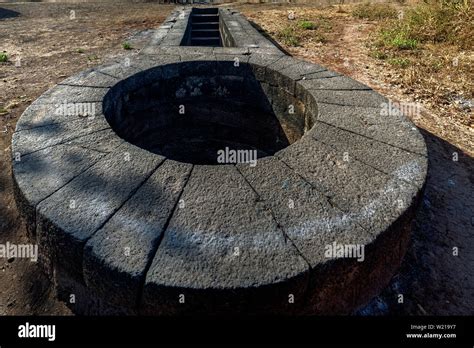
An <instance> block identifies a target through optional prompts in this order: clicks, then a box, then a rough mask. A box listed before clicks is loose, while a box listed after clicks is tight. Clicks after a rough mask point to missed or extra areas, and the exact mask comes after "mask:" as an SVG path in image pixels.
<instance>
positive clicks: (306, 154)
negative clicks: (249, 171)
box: [276, 137, 421, 233]
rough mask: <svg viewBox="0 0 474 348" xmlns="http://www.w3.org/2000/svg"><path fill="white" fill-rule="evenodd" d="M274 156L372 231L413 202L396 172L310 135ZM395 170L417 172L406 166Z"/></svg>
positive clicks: (413, 195) (383, 227)
mask: <svg viewBox="0 0 474 348" xmlns="http://www.w3.org/2000/svg"><path fill="white" fill-rule="evenodd" d="M276 155H277V156H278V157H279V158H281V159H282V160H283V161H284V162H285V163H287V164H288V165H289V166H290V167H291V168H293V169H294V170H295V171H296V172H297V173H298V174H300V175H301V176H303V177H304V178H305V179H306V180H307V181H308V182H310V183H311V184H312V185H313V186H314V187H315V188H316V189H317V190H319V191H320V192H322V193H324V194H325V195H327V196H328V197H329V199H330V202H331V203H332V204H334V205H335V206H337V207H338V208H340V209H342V210H343V211H344V212H346V213H347V214H348V218H349V219H351V220H353V221H354V222H356V223H358V224H359V225H361V226H362V227H363V228H365V229H366V230H368V231H371V232H372V233H379V232H380V231H385V230H386V229H387V228H388V227H389V226H390V225H391V223H393V221H395V219H396V218H398V216H399V215H400V214H401V213H402V212H403V211H404V210H406V209H407V208H408V207H411V206H412V205H413V204H414V200H415V198H416V195H417V193H418V190H417V189H415V188H414V186H412V185H411V184H409V183H407V182H406V180H401V179H399V178H398V176H399V175H395V177H393V176H388V175H386V174H384V173H382V172H380V171H378V170H376V169H374V168H372V167H370V166H368V165H365V164H363V163H361V162H359V161H358V160H356V159H354V158H351V157H350V156H349V155H348V154H347V153H345V152H343V151H337V150H334V149H333V148H331V147H330V146H328V145H325V144H324V143H322V142H319V141H316V140H315V139H314V138H312V137H304V138H303V139H302V140H301V141H299V142H297V143H295V144H293V145H292V146H290V147H288V148H286V149H284V150H282V151H280V152H279V153H277V154H276ZM411 165H412V164H410V163H408V164H406V166H411ZM398 171H399V172H402V173H413V174H415V173H416V172H412V171H407V170H406V168H405V167H401V168H399V169H398ZM419 189H421V187H420V188H419ZM377 231H378V232H377Z"/></svg>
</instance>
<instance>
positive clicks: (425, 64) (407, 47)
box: [242, 0, 474, 154]
mask: <svg viewBox="0 0 474 348" xmlns="http://www.w3.org/2000/svg"><path fill="white" fill-rule="evenodd" d="M426 1H430V2H428V3H425V2H424V1H416V0H414V1H411V2H410V3H407V4H403V3H401V2H392V3H391V4H389V5H387V4H384V5H377V8H380V6H384V7H386V8H389V9H390V10H389V11H386V12H387V14H386V15H381V14H377V17H380V18H381V19H376V20H367V19H366V18H363V19H362V18H359V17H366V16H365V15H360V16H356V17H354V13H358V12H357V11H359V12H360V11H361V10H360V9H361V8H364V9H366V8H367V7H364V6H368V5H365V4H363V5H339V6H333V7H328V8H325V9H320V8H315V7H311V6H305V7H298V8H296V7H294V6H278V7H277V6H275V7H267V8H266V9H265V10H262V8H261V7H258V6H254V7H252V6H247V7H243V8H242V12H243V13H244V14H245V15H246V16H247V17H249V18H250V19H251V20H253V21H254V22H256V23H257V24H258V25H260V26H261V27H262V28H263V29H264V30H265V31H267V33H269V34H270V35H271V36H272V37H274V38H275V39H276V41H278V42H279V43H280V44H281V45H282V46H283V47H284V48H285V49H286V50H287V51H288V52H289V53H291V54H292V55H294V56H296V57H300V58H304V59H307V60H310V61H313V62H315V63H320V64H323V65H325V66H327V67H329V68H331V69H333V70H336V71H339V72H341V73H343V74H346V75H349V76H352V77H353V78H355V79H358V80H361V81H362V82H364V83H366V84H368V85H370V86H372V87H373V88H374V89H376V90H378V91H380V92H381V93H382V94H385V95H387V96H389V97H390V98H392V99H395V100H399V101H405V102H419V103H421V104H422V106H423V109H424V113H423V115H422V116H420V117H419V118H418V119H414V120H413V121H414V122H415V123H416V124H417V125H418V126H420V127H422V128H425V129H427V130H429V131H430V132H432V133H434V134H436V135H438V136H440V137H441V138H443V139H446V140H448V141H449V142H450V143H452V144H455V145H456V146H458V147H460V148H462V149H463V150H465V151H466V152H468V153H470V154H473V153H474V141H473V138H474V136H473V135H474V117H473V110H474V82H473V81H474V43H473V41H472V40H473V39H474V33H473V25H474V19H473V7H472V6H470V2H468V1H465V0H460V1H457V2H456V0H454V2H453V1H450V2H449V4H446V3H440V2H438V1H436V2H435V1H434V0H426ZM370 6H372V5H370ZM290 12H294V13H295V16H296V18H295V19H294V20H289V19H288V13H290ZM360 13H362V12H360ZM389 13H391V14H389ZM393 13H396V14H397V15H396V16H395V17H394V16H393ZM400 13H401V14H402V15H400ZM367 17H368V16H367ZM301 21H305V22H314V23H316V29H313V30H306V29H302V28H301V26H299V25H298V22H301ZM322 23H324V24H323V25H322Z"/></svg>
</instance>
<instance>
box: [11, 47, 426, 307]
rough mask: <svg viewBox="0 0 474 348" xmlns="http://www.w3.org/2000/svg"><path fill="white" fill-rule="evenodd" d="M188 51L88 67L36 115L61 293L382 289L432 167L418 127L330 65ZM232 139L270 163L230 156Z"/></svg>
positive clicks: (138, 295)
mask: <svg viewBox="0 0 474 348" xmlns="http://www.w3.org/2000/svg"><path fill="white" fill-rule="evenodd" d="M173 52H181V53H179V54H178V55H172V54H169V55H162V56H159V57H152V56H148V57H146V58H143V57H138V58H136V59H135V60H132V61H131V62H130V64H127V65H126V66H124V65H123V64H121V63H112V64H107V65H104V66H102V67H98V68H95V69H92V70H88V71H85V72H82V73H80V74H78V75H77V76H73V77H71V78H69V79H67V80H66V81H64V82H63V83H62V84H60V85H58V86H56V87H54V88H53V89H51V90H50V91H48V92H46V93H45V94H44V95H43V96H41V97H40V98H39V99H38V100H37V101H35V102H34V103H33V104H32V105H31V106H30V107H29V108H28V109H27V110H26V111H25V113H24V114H23V115H22V117H21V118H20V120H19V122H18V125H17V129H16V131H15V134H14V137H13V144H12V153H13V155H14V156H13V157H14V159H13V175H14V182H15V188H16V198H17V202H18V204H19V206H20V208H21V210H22V211H23V212H24V214H25V216H26V218H27V220H28V223H29V230H30V231H29V232H30V237H31V239H32V240H33V241H35V242H37V243H38V244H39V246H40V254H41V262H42V264H43V265H44V267H45V269H46V271H47V272H48V273H49V274H50V275H51V277H52V278H53V280H54V282H55V284H56V287H57V289H58V293H59V296H60V297H61V298H63V299H66V300H67V299H69V297H70V295H71V294H74V295H75V299H76V302H75V303H74V304H71V303H69V305H70V306H71V307H72V308H73V309H74V310H75V311H76V312H78V313H82V314H104V313H127V314H137V313H138V314H199V313H205V314H250V313H259V314H262V313H264V314H269V313H272V314H274V313H283V314H348V313H352V312H353V311H354V310H355V309H357V308H359V307H360V306H361V305H363V304H365V303H366V302H367V301H369V300H370V299H371V298H372V297H373V296H375V295H376V294H377V293H378V292H379V291H380V290H381V289H383V287H385V286H386V285H387V284H388V282H389V280H390V278H391V277H392V276H393V274H394V272H395V271H396V270H397V268H398V267H399V265H400V263H401V260H402V258H403V255H404V253H405V249H406V245H407V242H408V239H409V232H410V222H411V220H412V218H413V216H414V213H415V210H416V207H417V205H418V202H419V200H420V195H421V192H422V189H423V186H424V182H425V176H426V167H427V159H426V147H425V144H424V141H423V138H422V137H421V135H420V134H419V132H418V131H417V130H416V128H415V127H414V126H413V124H411V123H410V122H409V121H408V120H407V119H406V118H405V117H404V116H403V115H401V114H399V113H389V114H388V115H384V114H383V113H382V112H381V110H384V107H385V106H387V105H388V100H387V99H386V98H384V97H382V96H381V95H379V94H378V93H376V92H374V91H373V90H371V89H370V88H369V87H367V86H365V85H363V84H361V83H359V82H357V81H354V80H351V79H349V78H347V77H345V76H341V75H339V74H337V73H334V72H331V71H328V70H327V69H325V68H323V67H320V66H317V65H315V64H311V63H307V62H304V61H299V60H296V59H293V58H291V57H285V56H278V57H275V56H272V55H264V54H255V53H250V54H248V53H245V54H242V55H239V56H238V57H239V61H240V63H239V64H235V59H234V57H233V56H231V57H229V56H225V55H219V54H214V53H213V52H214V51H213V50H212V49H211V51H209V52H206V54H205V58H206V59H203V55H193V54H188V53H186V52H185V51H179V49H175V50H174V51H173ZM211 58H212V59H211ZM79 106H80V107H79ZM58 110H59V112H58ZM66 110H67V111H66ZM69 111H71V112H69ZM226 148H228V149H229V150H241V151H242V150H252V151H255V153H256V154H257V161H256V162H255V163H228V162H220V161H219V160H218V151H219V150H224V149H226Z"/></svg>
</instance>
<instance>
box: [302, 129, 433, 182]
mask: <svg viewBox="0 0 474 348" xmlns="http://www.w3.org/2000/svg"><path fill="white" fill-rule="evenodd" d="M311 136H312V137H314V138H315V139H316V140H318V141H321V142H323V143H324V144H326V145H329V146H331V147H333V148H334V149H336V150H337V151H339V152H343V153H345V154H347V156H348V157H349V158H350V157H354V158H355V159H356V160H358V161H360V162H363V163H365V164H367V165H369V166H371V167H374V168H376V169H378V170H379V171H381V172H384V173H386V174H388V175H396V176H397V177H399V178H400V179H406V180H407V181H408V182H411V183H413V184H415V185H417V186H418V185H419V186H422V185H423V182H424V180H425V176H426V168H427V165H428V163H427V159H426V157H424V156H421V155H418V154H414V153H412V152H408V151H405V150H402V149H400V148H397V147H394V146H391V145H388V144H385V143H382V142H379V141H375V140H372V139H369V138H366V137H363V136H361V135H358V134H355V133H351V132H348V131H345V130H341V129H340V128H336V127H334V126H331V125H327V124H325V123H321V122H318V123H316V125H315V126H314V127H313V129H312V130H311ZM405 171H410V173H411V174H410V173H409V172H406V173H405Z"/></svg>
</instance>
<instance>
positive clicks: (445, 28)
mask: <svg viewBox="0 0 474 348" xmlns="http://www.w3.org/2000/svg"><path fill="white" fill-rule="evenodd" d="M425 43H430V44H439V43H446V44H451V45H455V46H458V47H459V48H461V49H471V48H472V47H474V7H473V6H471V5H470V2H469V1H466V0H452V1H447V0H426V2H423V3H420V4H418V5H417V6H415V7H413V8H410V9H408V10H406V11H405V13H404V16H403V17H402V18H401V19H396V20H390V21H387V22H384V23H382V24H381V29H380V32H379V42H378V45H379V46H386V47H393V48H396V49H415V48H417V47H418V46H419V44H425Z"/></svg>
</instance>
